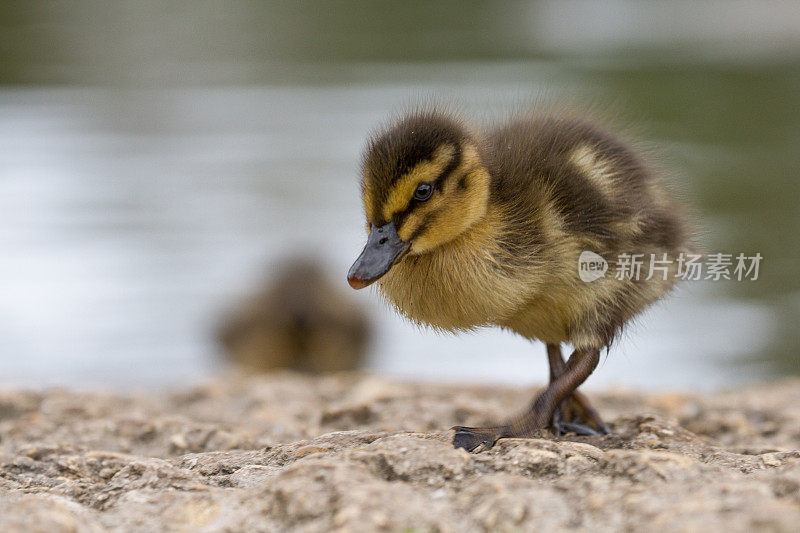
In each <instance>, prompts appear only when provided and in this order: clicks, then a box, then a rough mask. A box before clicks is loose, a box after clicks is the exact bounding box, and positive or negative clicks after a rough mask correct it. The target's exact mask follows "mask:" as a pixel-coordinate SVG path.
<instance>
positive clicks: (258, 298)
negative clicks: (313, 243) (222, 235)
mask: <svg viewBox="0 0 800 533" xmlns="http://www.w3.org/2000/svg"><path fill="white" fill-rule="evenodd" d="M369 331H370V323H369V321H368V320H367V318H366V316H365V313H364V310H363V309H361V308H360V306H358V305H356V303H355V302H354V301H353V300H352V298H351V297H349V295H348V294H345V293H342V292H341V290H340V289H338V288H337V286H336V285H334V284H333V283H332V282H330V281H329V280H328V278H327V277H326V276H325V272H324V270H323V269H322V267H321V266H320V264H319V262H318V261H315V260H312V259H309V258H304V257H294V258H291V259H287V260H285V261H284V262H283V264H282V265H279V267H278V268H277V269H276V272H275V275H274V276H273V278H272V279H271V280H270V282H269V283H267V284H265V285H264V287H263V288H262V289H261V290H260V291H259V292H258V293H257V294H255V295H254V296H253V297H252V298H250V299H249V300H247V301H245V302H243V303H242V304H240V306H239V308H238V309H237V310H236V312H234V313H231V315H230V316H228V317H227V319H226V320H225V321H224V323H223V324H222V325H221V327H220V328H219V331H218V338H219V341H220V343H221V344H222V346H223V348H224V351H225V355H226V357H227V358H228V359H230V360H231V361H232V362H234V363H235V364H236V365H238V366H240V367H244V368H246V369H248V370H255V371H261V372H266V371H270V370H274V369H276V368H292V369H294V370H298V371H300V372H308V373H321V372H336V371H345V370H355V369H356V368H359V367H361V366H362V364H363V362H364V359H365V355H366V350H367V344H368V341H369Z"/></svg>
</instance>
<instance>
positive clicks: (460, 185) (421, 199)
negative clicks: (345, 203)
mask: <svg viewBox="0 0 800 533" xmlns="http://www.w3.org/2000/svg"><path fill="white" fill-rule="evenodd" d="M361 191H362V199H363V201H364V209H365V211H366V216H367V225H368V230H369V236H368V237H367V245H366V246H365V247H364V250H363V251H362V252H361V255H360V256H359V257H358V259H357V260H356V262H355V263H354V264H353V266H352V267H350V271H349V272H348V275H347V279H348V281H349V283H350V285H351V286H352V287H353V288H354V289H361V288H363V287H366V286H367V285H369V284H371V283H372V282H374V281H376V280H377V279H378V278H380V277H381V276H383V275H384V274H386V272H388V271H389V269H391V268H392V266H393V265H395V264H396V263H397V262H399V261H400V260H402V259H403V257H405V256H406V255H407V254H410V255H419V254H424V253H429V252H431V251H433V250H435V249H436V248H437V247H439V246H442V245H444V244H446V243H448V242H450V241H452V240H453V239H455V238H456V237H458V236H459V235H461V234H462V233H464V232H465V231H467V230H468V229H469V228H470V227H471V226H472V225H473V224H475V222H477V221H478V220H480V219H481V218H482V217H483V216H484V215H485V214H486V210H487V207H488V202H489V171H488V169H487V168H486V166H485V164H484V162H483V161H482V159H481V156H480V153H479V148H478V144H477V142H476V141H475V140H474V138H473V137H472V135H470V134H469V132H468V131H467V130H466V129H465V128H464V127H463V126H462V125H461V124H460V123H459V122H457V121H456V120H454V119H452V118H450V117H448V116H445V115H443V114H441V113H438V112H434V111H426V112H417V113H412V114H409V115H406V116H405V117H403V118H402V119H400V120H399V121H398V122H396V123H394V124H393V125H391V126H390V127H388V128H386V129H384V130H382V131H380V132H378V134H377V135H375V136H374V137H373V138H372V140H371V141H370V142H369V144H368V146H367V149H366V152H365V154H364V159H363V164H362V186H361Z"/></svg>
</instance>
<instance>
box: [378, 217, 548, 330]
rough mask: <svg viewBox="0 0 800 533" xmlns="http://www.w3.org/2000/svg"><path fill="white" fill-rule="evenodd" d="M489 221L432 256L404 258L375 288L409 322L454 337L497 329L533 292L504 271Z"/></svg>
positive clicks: (519, 275)
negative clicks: (482, 328) (493, 326)
mask: <svg viewBox="0 0 800 533" xmlns="http://www.w3.org/2000/svg"><path fill="white" fill-rule="evenodd" d="M495 230H496V225H495V224H494V223H493V222H492V217H488V219H487V220H486V221H484V222H481V223H479V224H478V225H476V227H474V228H472V229H471V230H470V231H468V232H466V233H465V234H463V235H462V236H460V237H458V238H456V239H455V240H453V241H451V242H450V243H448V244H445V245H443V246H440V247H438V248H436V249H435V250H434V251H432V252H429V253H426V254H422V255H409V256H407V257H406V258H405V259H404V260H403V261H401V262H400V263H398V264H397V265H395V266H394V267H392V269H391V270H390V271H389V272H388V273H387V274H386V275H385V276H384V277H382V278H381V279H380V280H379V282H378V285H379V287H380V290H381V292H382V293H383V295H384V296H385V297H386V298H387V299H388V300H389V301H390V302H391V303H392V304H394V306H395V307H396V308H397V309H398V311H399V312H400V313H401V314H403V315H405V316H406V317H407V318H409V319H410V320H412V321H414V322H416V323H418V324H423V325H429V326H432V327H434V328H437V329H442V330H448V331H454V330H464V329H472V328H475V327H479V326H484V325H489V324H499V323H502V322H503V321H504V320H505V319H506V318H508V317H509V316H512V315H513V314H514V313H515V312H516V311H517V310H518V309H519V308H520V306H522V305H523V304H524V302H525V301H526V300H527V299H528V298H529V297H530V295H531V294H532V293H533V292H534V291H535V290H536V287H535V285H531V284H530V283H529V281H528V277H526V276H524V275H522V272H520V271H519V270H520V269H522V268H523V267H519V268H518V269H517V270H514V269H509V268H508V265H507V262H506V261H504V258H503V254H504V251H503V250H502V248H501V246H500V245H499V243H498V241H497V238H496V231H495Z"/></svg>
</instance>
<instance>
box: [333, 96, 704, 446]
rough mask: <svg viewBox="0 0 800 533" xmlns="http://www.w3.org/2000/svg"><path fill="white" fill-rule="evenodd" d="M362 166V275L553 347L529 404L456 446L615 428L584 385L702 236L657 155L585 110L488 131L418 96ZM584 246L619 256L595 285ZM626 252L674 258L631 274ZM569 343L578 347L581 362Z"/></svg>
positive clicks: (407, 301) (442, 322)
mask: <svg viewBox="0 0 800 533" xmlns="http://www.w3.org/2000/svg"><path fill="white" fill-rule="evenodd" d="M362 170H363V173H362V184H361V185H362V187H361V189H362V198H363V203H364V208H365V211H366V219H367V228H368V237H367V244H366V246H365V248H364V250H363V251H362V253H361V255H360V256H359V257H358V259H357V260H356V262H355V263H354V264H353V266H352V267H351V268H350V271H349V273H348V281H349V283H350V285H351V286H352V287H353V288H355V289H361V288H363V287H366V286H368V285H370V284H371V283H373V282H377V285H378V287H379V289H380V292H381V293H382V294H383V295H384V296H385V297H386V298H387V299H388V300H389V301H390V302H391V303H392V304H393V305H394V306H395V307H396V308H397V310H398V311H399V312H400V313H401V314H403V315H405V316H406V317H407V318H409V319H410V320H412V321H413V322H415V323H418V324H424V325H428V326H431V327H433V328H434V329H437V330H443V331H458V330H471V329H473V328H476V327H480V326H488V325H495V326H500V327H502V328H506V329H509V330H511V331H514V332H516V333H518V334H520V335H522V336H523V337H526V338H528V339H530V340H541V341H543V342H544V343H545V344H546V347H547V356H548V362H549V365H550V382H549V385H548V387H547V388H546V389H545V390H544V391H543V392H542V393H540V394H539V395H538V396H537V397H536V398H535V399H534V401H533V403H532V404H531V406H530V407H529V408H528V410H527V411H525V412H524V413H523V414H521V415H519V416H516V417H511V418H510V419H509V420H508V421H505V422H503V423H500V424H498V425H495V426H490V427H463V426H458V427H455V428H453V429H454V430H455V436H454V438H453V444H454V445H455V446H456V447H460V448H465V449H467V450H473V449H475V448H476V447H478V446H480V445H481V444H483V445H485V446H487V447H490V446H492V445H493V444H494V443H495V441H496V440H497V439H499V438H503V437H530V436H533V435H535V434H536V433H537V432H538V430H540V429H542V428H551V429H554V430H555V431H557V432H558V433H566V432H574V433H578V434H584V435H594V434H599V433H608V432H609V429H608V427H607V426H606V425H605V424H604V423H603V421H602V419H601V418H600V417H599V415H598V414H597V412H596V411H595V410H594V409H592V407H591V405H590V404H589V402H588V400H587V399H586V397H584V396H583V395H582V394H581V393H579V392H578V391H577V390H576V389H577V388H578V386H579V385H581V384H582V383H583V382H584V381H585V380H586V378H587V377H589V375H590V374H591V373H592V371H594V369H595V367H597V364H598V362H599V360H600V351H601V350H602V349H603V348H607V347H608V346H609V345H610V344H611V342H612V340H613V339H614V338H615V337H616V336H617V335H618V334H619V333H620V331H621V329H622V327H623V325H625V324H626V323H627V322H628V321H629V320H630V319H631V318H633V317H634V316H636V315H637V314H638V313H640V312H641V311H642V310H643V309H644V308H646V307H647V306H648V305H650V304H651V303H653V302H655V301H656V300H658V299H659V298H660V297H662V296H663V295H664V294H665V293H667V292H668V291H669V289H670V288H671V287H672V285H673V283H674V280H675V275H674V274H675V270H676V262H675V260H676V259H677V256H678V255H679V254H680V253H681V252H684V251H689V250H691V249H692V248H693V246H692V244H691V242H690V237H689V233H688V231H687V225H686V223H685V220H684V217H683V216H682V215H681V214H680V213H681V210H680V209H678V204H676V202H675V201H674V200H673V199H672V198H670V196H669V195H668V194H667V192H666V190H665V189H664V188H663V186H662V185H661V184H660V183H659V181H658V179H657V177H656V175H655V174H654V173H653V172H652V171H651V170H650V169H649V168H648V167H647V166H646V165H645V163H644V162H643V161H642V159H640V157H639V156H638V155H637V154H636V153H635V152H634V151H633V150H632V149H631V148H630V147H629V146H627V145H626V144H624V143H623V142H621V141H620V140H619V139H617V138H616V137H615V136H613V135H611V134H609V133H607V132H606V131H604V130H603V129H601V128H600V127H598V126H597V125H595V124H594V123H593V122H590V121H587V120H584V119H578V118H571V117H569V116H562V115H559V114H547V115H542V116H537V115H530V116H519V117H517V118H515V119H514V120H512V121H510V122H508V123H505V124H501V125H498V126H496V127H493V128H488V129H487V130H486V131H482V132H475V131H473V130H472V129H471V128H469V127H468V126H467V125H466V124H465V123H464V122H463V121H462V120H461V119H459V118H458V117H456V116H452V115H450V114H447V113H444V112H440V111H436V110H418V111H414V112H411V113H409V114H407V115H405V116H403V117H401V118H400V119H399V120H397V121H395V122H394V123H392V124H390V125H389V126H388V127H386V128H384V129H382V130H380V131H379V132H378V133H377V134H376V135H375V136H373V137H372V139H371V140H370V142H369V143H368V146H367V148H366V152H365V155H364V158H363V168H362ZM585 251H588V252H592V253H594V254H597V255H599V256H601V257H602V258H603V259H605V261H607V262H608V272H607V274H606V275H605V276H601V277H599V279H597V280H595V281H593V282H591V283H589V282H584V281H582V280H581V277H580V276H579V257H580V256H581V253H582V252H585ZM621 254H644V259H645V261H644V263H643V265H642V266H641V272H642V273H643V274H646V273H647V272H648V268H649V262H650V261H649V258H650V254H655V256H656V257H657V258H658V259H659V260H662V259H664V260H665V261H664V262H665V263H668V265H667V266H665V267H662V269H663V270H664V272H663V275H662V273H661V272H660V271H659V274H657V275H656V276H654V277H652V278H650V279H646V278H647V276H646V275H640V276H637V277H632V279H628V277H627V276H621V278H622V279H616V276H615V275H614V273H615V272H616V269H617V267H618V261H617V258H619V257H620V255H621ZM665 254H666V255H665ZM623 261H624V260H623ZM620 262H622V261H620ZM561 343H570V344H572V346H573V347H574V352H573V353H572V355H571V356H570V357H569V359H568V360H567V361H566V362H565V361H564V359H563V358H562V355H561V348H560V345H561ZM492 355H493V354H489V353H487V354H486V356H487V357H491V356H492Z"/></svg>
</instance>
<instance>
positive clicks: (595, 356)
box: [452, 348, 600, 451]
mask: <svg viewBox="0 0 800 533" xmlns="http://www.w3.org/2000/svg"><path fill="white" fill-rule="evenodd" d="M599 362H600V350H598V349H596V348H585V349H578V350H575V351H574V352H573V353H572V355H571V356H570V357H569V361H567V363H566V365H564V372H563V373H562V374H561V375H559V376H556V377H555V378H554V379H553V381H552V382H551V383H550V385H549V386H548V387H547V388H546V389H545V390H544V391H543V392H542V393H540V394H539V395H538V396H537V397H536V399H535V400H534V401H533V403H532V404H531V407H530V409H528V411H527V412H526V413H525V414H523V415H522V416H519V417H516V418H514V419H513V420H511V421H510V422H508V423H506V424H503V425H500V426H491V427H482V428H473V427H465V426H455V427H453V428H452V429H454V430H455V431H456V434H455V436H454V437H453V446H455V447H456V448H464V449H465V450H467V451H472V450H474V449H475V448H477V447H478V446H480V445H481V444H483V445H485V446H487V447H491V446H493V445H494V443H495V442H496V441H497V439H501V438H503V437H532V436H534V434H535V433H536V431H537V430H539V429H543V428H545V427H547V426H548V425H550V423H551V421H552V420H553V413H555V412H556V409H558V407H559V405H561V402H562V401H564V400H565V399H566V398H567V397H568V396H569V395H570V394H572V393H573V392H574V391H575V389H577V388H578V386H579V385H580V384H581V383H583V382H584V381H585V380H586V378H588V377H589V375H590V374H591V373H592V372H593V371H594V369H595V368H596V367H597V363H599Z"/></svg>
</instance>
